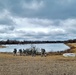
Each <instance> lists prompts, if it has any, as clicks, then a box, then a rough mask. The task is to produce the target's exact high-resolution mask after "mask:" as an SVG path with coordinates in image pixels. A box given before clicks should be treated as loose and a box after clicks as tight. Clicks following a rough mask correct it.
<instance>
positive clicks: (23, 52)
mask: <svg viewBox="0 0 76 75" xmlns="http://www.w3.org/2000/svg"><path fill="white" fill-rule="evenodd" d="M40 53H41V57H43V56H46V52H45V49H41V52H40ZM13 54H14V56H17V54H18V55H20V56H22V55H26V56H27V55H32V56H36V54H37V52H36V49H35V47H33V48H31V50H29V49H23V50H22V49H19V51H18V52H17V49H16V48H15V49H14V51H13Z"/></svg>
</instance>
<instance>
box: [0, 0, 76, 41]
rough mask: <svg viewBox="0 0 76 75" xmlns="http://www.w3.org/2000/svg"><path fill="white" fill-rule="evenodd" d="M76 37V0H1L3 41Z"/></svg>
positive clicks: (0, 30)
mask: <svg viewBox="0 0 76 75" xmlns="http://www.w3.org/2000/svg"><path fill="white" fill-rule="evenodd" d="M7 39H12V40H45V41H46V40H50V41H51V40H67V39H76V0H0V40H7Z"/></svg>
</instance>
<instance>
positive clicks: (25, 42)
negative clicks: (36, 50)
mask: <svg viewBox="0 0 76 75" xmlns="http://www.w3.org/2000/svg"><path fill="white" fill-rule="evenodd" d="M41 43H76V39H70V40H64V41H25V40H24V41H18V40H9V39H8V40H6V41H4V40H1V41H0V44H41Z"/></svg>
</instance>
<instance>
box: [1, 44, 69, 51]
mask: <svg viewBox="0 0 76 75" xmlns="http://www.w3.org/2000/svg"><path fill="white" fill-rule="evenodd" d="M4 46H6V48H0V52H13V50H14V48H16V49H17V51H18V50H19V49H27V48H31V46H34V47H36V49H38V51H39V52H40V49H41V48H44V49H45V50H46V52H50V51H51V52H56V51H64V50H66V49H69V47H68V46H66V45H65V44H63V43H56V44H32V45H31V44H24V45H20V44H19V45H4Z"/></svg>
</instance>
